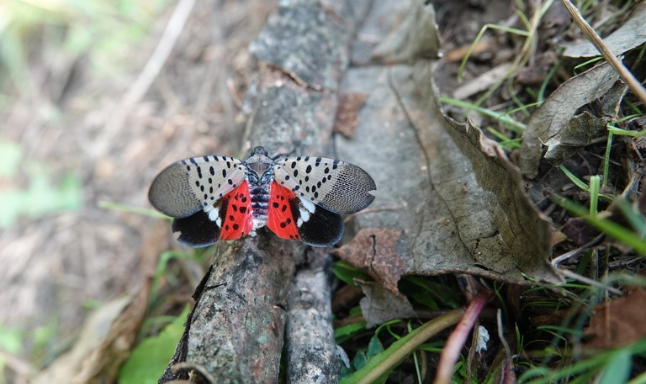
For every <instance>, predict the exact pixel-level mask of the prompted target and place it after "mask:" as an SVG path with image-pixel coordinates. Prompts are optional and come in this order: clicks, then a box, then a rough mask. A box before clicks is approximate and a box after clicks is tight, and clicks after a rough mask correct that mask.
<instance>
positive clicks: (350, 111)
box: [334, 92, 368, 139]
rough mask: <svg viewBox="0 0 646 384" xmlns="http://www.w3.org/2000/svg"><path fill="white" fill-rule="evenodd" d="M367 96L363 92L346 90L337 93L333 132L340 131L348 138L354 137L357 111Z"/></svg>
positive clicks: (357, 117)
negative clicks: (337, 105)
mask: <svg viewBox="0 0 646 384" xmlns="http://www.w3.org/2000/svg"><path fill="white" fill-rule="evenodd" d="M367 98H368V95H366V94H365V93H359V92H348V93H341V94H339V107H338V108H337V110H336V119H335V120H334V132H336V133H340V134H342V135H343V136H345V137H346V138H348V139H351V138H352V137H354V133H355V132H356V130H357V127H358V126H359V116H358V115H357V111H358V110H359V108H361V106H362V105H363V103H364V102H365V101H366V99H367Z"/></svg>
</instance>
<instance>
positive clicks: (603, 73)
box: [520, 63, 619, 178]
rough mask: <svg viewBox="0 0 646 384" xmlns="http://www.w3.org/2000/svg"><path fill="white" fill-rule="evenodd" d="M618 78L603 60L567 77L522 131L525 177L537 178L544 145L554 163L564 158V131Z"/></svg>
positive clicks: (521, 162)
mask: <svg viewBox="0 0 646 384" xmlns="http://www.w3.org/2000/svg"><path fill="white" fill-rule="evenodd" d="M618 79H619V75H618V74H617V73H616V72H615V70H614V69H613V68H612V67H611V66H610V65H608V64H607V63H604V64H601V65H598V66H596V67H594V68H592V69H589V70H587V71H585V72H583V73H581V74H579V75H577V76H574V77H572V78H571V79H569V80H567V81H566V82H564V83H563V84H561V85H560V86H559V87H558V88H557V89H556V91H554V92H553V93H552V94H551V95H550V96H549V97H548V98H547V99H546V100H545V102H544V103H543V104H541V106H540V107H539V108H538V109H537V110H536V111H535V112H534V113H533V114H532V116H531V117H530V119H529V123H528V124H527V128H526V129H525V131H524V132H523V149H522V151H521V155H520V169H521V171H522V172H523V174H524V175H525V176H527V177H529V178H534V177H535V176H536V174H537V173H538V165H539V163H540V160H541V153H542V147H543V146H545V147H547V151H548V154H549V155H546V157H547V156H549V157H550V158H552V159H553V160H554V161H555V162H558V161H559V159H564V157H563V156H564V154H561V153H559V151H561V150H563V148H564V147H567V146H568V145H567V144H564V143H562V142H561V140H562V139H563V138H562V136H563V135H564V134H565V133H563V130H565V129H567V127H568V123H569V122H570V121H571V120H572V118H574V117H575V114H576V113H577V112H578V110H579V109H580V108H581V107H582V106H584V105H586V104H589V103H591V102H593V101H594V100H597V99H599V98H601V97H602V96H604V95H605V94H606V93H607V92H608V91H609V90H610V89H611V88H612V87H613V85H614V84H615V82H616V81H617V80H618ZM584 128H585V127H584ZM577 132H581V130H578V131H577ZM565 135H566V137H570V138H571V137H572V134H570V135H569V136H568V135H567V134H565ZM580 142H582V140H581V141H580Z"/></svg>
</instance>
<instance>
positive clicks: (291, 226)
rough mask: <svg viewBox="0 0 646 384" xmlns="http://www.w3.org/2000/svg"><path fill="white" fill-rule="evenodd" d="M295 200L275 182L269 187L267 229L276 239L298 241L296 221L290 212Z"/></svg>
mask: <svg viewBox="0 0 646 384" xmlns="http://www.w3.org/2000/svg"><path fill="white" fill-rule="evenodd" d="M295 199H296V197H294V194H293V193H292V191H290V190H289V189H287V188H283V187H281V186H280V185H278V183H276V182H275V181H272V182H271V185H270V186H269V212H268V213H267V227H269V229H271V231H272V232H274V233H275V234H276V235H277V236H278V237H282V238H283V239H290V240H299V239H300V238H301V237H300V235H299V234H298V228H297V227H296V220H295V217H294V213H293V212H292V206H294V205H292V202H293V201H294V200H295Z"/></svg>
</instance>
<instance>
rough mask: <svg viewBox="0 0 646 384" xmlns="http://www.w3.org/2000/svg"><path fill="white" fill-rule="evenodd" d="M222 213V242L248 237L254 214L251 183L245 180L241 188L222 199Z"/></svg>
mask: <svg viewBox="0 0 646 384" xmlns="http://www.w3.org/2000/svg"><path fill="white" fill-rule="evenodd" d="M222 208H223V209H224V212H220V215H221V216H220V217H221V218H222V226H221V228H220V240H233V239H238V238H240V237H242V236H245V235H247V234H248V233H249V232H250V231H251V229H252V228H253V212H252V209H251V196H249V183H247V181H246V180H245V181H244V182H243V183H242V184H240V186H239V187H237V188H236V189H234V190H233V191H231V192H229V193H227V194H226V195H224V196H223V197H222Z"/></svg>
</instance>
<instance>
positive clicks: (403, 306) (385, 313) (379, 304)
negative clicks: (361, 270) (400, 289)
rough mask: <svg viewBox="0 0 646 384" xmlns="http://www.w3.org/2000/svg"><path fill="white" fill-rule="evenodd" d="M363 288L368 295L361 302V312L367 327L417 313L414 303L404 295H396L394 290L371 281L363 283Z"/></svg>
mask: <svg viewBox="0 0 646 384" xmlns="http://www.w3.org/2000/svg"><path fill="white" fill-rule="evenodd" d="M361 289H362V290H363V293H364V294H365V295H366V297H364V298H363V299H361V302H359V306H361V313H363V318H364V319H365V320H366V328H372V327H374V326H375V325H379V324H383V323H385V322H386V321H389V320H393V319H405V318H408V317H414V316H416V315H417V314H416V313H415V310H414V309H413V305H412V304H411V303H410V301H408V299H407V298H406V296H404V295H395V294H393V292H392V291H389V290H386V289H384V288H382V287H380V286H377V285H375V284H369V283H368V284H361Z"/></svg>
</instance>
